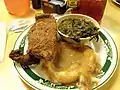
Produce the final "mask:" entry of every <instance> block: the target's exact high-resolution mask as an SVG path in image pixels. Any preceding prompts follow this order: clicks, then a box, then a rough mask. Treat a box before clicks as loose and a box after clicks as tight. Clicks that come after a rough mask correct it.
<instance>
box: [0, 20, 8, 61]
mask: <svg viewBox="0 0 120 90" xmlns="http://www.w3.org/2000/svg"><path fill="white" fill-rule="evenodd" d="M6 38H7V31H6V23H5V22H0V62H2V61H3V60H4V54H5V47H6Z"/></svg>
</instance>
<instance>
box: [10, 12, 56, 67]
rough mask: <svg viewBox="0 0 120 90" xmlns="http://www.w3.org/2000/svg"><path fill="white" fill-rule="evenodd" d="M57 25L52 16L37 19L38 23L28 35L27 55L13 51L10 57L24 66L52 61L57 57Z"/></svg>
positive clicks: (42, 16)
mask: <svg viewBox="0 0 120 90" xmlns="http://www.w3.org/2000/svg"><path fill="white" fill-rule="evenodd" d="M56 41H57V25H56V21H55V18H54V17H53V16H52V15H48V14H43V15H41V16H38V17H37V18H36V23H35V24H34V25H33V26H32V27H31V29H30V31H29V34H28V50H27V54H25V55H22V54H21V52H20V50H12V51H11V53H10V54H9V57H10V58H11V59H12V60H14V61H16V62H18V63H21V64H22V65H31V64H38V63H39V62H40V59H45V60H49V61H50V60H52V59H54V58H55V56H56V52H57V51H56V45H57V42H56Z"/></svg>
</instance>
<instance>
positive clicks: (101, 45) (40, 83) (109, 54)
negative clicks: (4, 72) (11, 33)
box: [14, 29, 118, 90]
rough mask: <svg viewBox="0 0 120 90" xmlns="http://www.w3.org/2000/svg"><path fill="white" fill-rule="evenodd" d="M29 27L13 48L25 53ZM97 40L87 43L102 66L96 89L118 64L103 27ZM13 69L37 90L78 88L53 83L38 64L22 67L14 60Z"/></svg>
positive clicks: (110, 39)
mask: <svg viewBox="0 0 120 90" xmlns="http://www.w3.org/2000/svg"><path fill="white" fill-rule="evenodd" d="M28 31H29V29H27V30H25V31H24V32H23V33H22V34H21V35H20V36H19V38H18V39H17V40H16V42H15V45H14V50H16V49H21V51H23V52H24V53H26V50H27V47H28V38H27V34H28ZM99 37H100V39H99V41H98V42H95V41H94V40H93V41H91V42H90V43H88V45H89V46H91V47H92V48H93V49H94V50H95V52H96V53H98V54H99V56H100V63H101V66H102V69H101V71H102V73H101V74H100V75H99V76H98V78H99V79H100V81H99V83H98V85H97V86H95V87H93V89H98V88H100V87H101V86H103V85H104V84H105V83H106V82H107V81H108V80H109V79H110V78H111V77H112V76H113V74H114V72H115V70H116V68H117V65H118V52H117V48H116V45H115V42H114V41H113V39H112V37H111V36H110V35H109V34H108V33H107V32H106V30H105V29H100V32H99ZM14 66H15V69H16V70H17V72H18V74H19V76H20V77H21V79H22V80H23V81H25V82H26V83H27V84H28V85H30V86H31V87H32V88H34V89H37V90H60V89H61V90H68V89H69V90H78V88H77V87H76V86H63V85H60V84H57V85H56V84H53V83H52V82H50V81H49V80H46V79H45V78H44V76H43V75H42V72H41V70H40V64H39V65H35V66H26V67H22V66H21V65H20V64H19V63H16V62H14Z"/></svg>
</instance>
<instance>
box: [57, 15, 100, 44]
mask: <svg viewBox="0 0 120 90" xmlns="http://www.w3.org/2000/svg"><path fill="white" fill-rule="evenodd" d="M57 27H58V33H59V35H60V36H61V37H62V38H63V39H64V40H66V41H68V42H72V43H73V42H74V43H80V42H86V41H90V40H92V39H96V40H98V39H99V36H98V32H99V29H100V26H99V24H98V22H97V21H96V20H94V19H93V18H91V17H89V16H86V15H82V14H66V15H63V16H61V17H60V18H59V19H58V20H57Z"/></svg>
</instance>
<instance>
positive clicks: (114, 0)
mask: <svg viewBox="0 0 120 90" xmlns="http://www.w3.org/2000/svg"><path fill="white" fill-rule="evenodd" d="M112 1H113V2H114V3H116V4H118V5H120V3H119V2H117V1H116V0H112Z"/></svg>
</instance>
